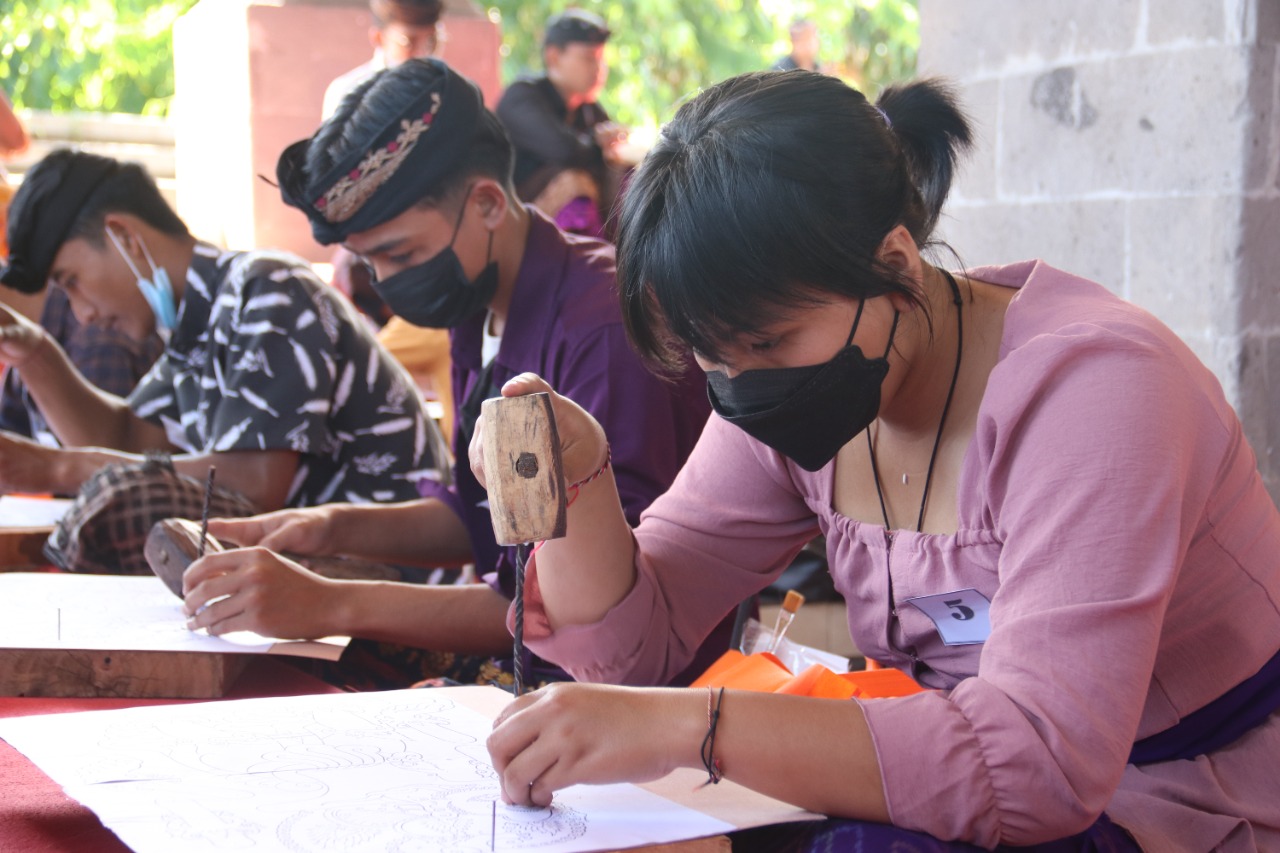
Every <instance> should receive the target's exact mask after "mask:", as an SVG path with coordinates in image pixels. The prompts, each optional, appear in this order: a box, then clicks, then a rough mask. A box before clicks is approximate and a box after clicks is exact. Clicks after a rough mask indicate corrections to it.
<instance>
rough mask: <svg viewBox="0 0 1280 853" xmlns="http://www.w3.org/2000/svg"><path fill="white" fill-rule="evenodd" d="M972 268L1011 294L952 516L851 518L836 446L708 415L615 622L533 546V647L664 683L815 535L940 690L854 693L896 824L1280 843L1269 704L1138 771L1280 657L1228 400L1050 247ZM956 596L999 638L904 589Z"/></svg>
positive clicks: (587, 675)
mask: <svg viewBox="0 0 1280 853" xmlns="http://www.w3.org/2000/svg"><path fill="white" fill-rule="evenodd" d="M969 275H971V276H972V277H973V278H976V279H980V280H982V281H988V282H992V283H995V284H999V285H1003V286H1008V287H1017V288H1020V292H1019V293H1018V294H1017V296H1015V298H1014V299H1013V301H1012V302H1011V304H1010V306H1009V309H1008V312H1007V314H1006V317H1005V326H1004V333H1003V338H1002V341H1001V349H1000V360H999V362H998V363H997V365H996V367H995V368H994V370H993V371H992V373H991V376H990V379H989V381H988V383H987V389H986V393H985V394H984V396H983V399H982V403H981V406H980V409H979V412H978V421H977V427H976V431H975V434H974V437H973V439H972V441H971V443H970V445H969V447H968V449H967V452H966V455H965V458H964V462H963V467H962V470H961V475H960V482H959V486H958V509H959V527H958V530H957V532H956V533H954V534H948V535H939V534H922V533H916V532H914V531H906V530H896V531H894V532H893V535H892V537H889V536H888V535H887V534H886V531H885V529H884V528H883V527H882V526H880V525H877V524H872V523H867V522H860V521H856V520H853V519H850V518H847V517H845V516H842V515H840V514H839V513H837V512H836V511H835V509H834V507H833V497H832V495H833V480H834V463H833V464H832V465H828V466H827V467H825V468H824V469H822V470H821V471H818V472H816V473H808V472H806V471H804V470H803V469H801V468H799V467H798V466H796V465H795V464H793V463H791V462H789V461H788V460H786V459H784V458H782V457H781V456H779V455H778V454H777V453H775V452H773V451H771V450H769V449H768V448H767V447H764V446H763V445H761V444H759V443H758V442H755V441H753V440H752V439H751V438H750V437H749V436H747V435H746V434H745V433H743V432H742V431H741V430H738V429H736V428H734V427H732V426H729V425H728V424H726V423H725V422H724V421H723V420H721V419H720V418H717V417H713V418H711V420H710V421H708V424H707V428H706V431H705V432H704V434H703V436H702V440H701V441H700V443H699V445H698V447H697V448H696V450H695V451H694V453H693V455H692V456H691V457H690V459H689V462H688V464H687V465H686V466H685V468H684V470H683V471H682V472H681V474H680V477H679V478H678V479H677V480H676V483H675V484H674V485H673V487H672V489H671V491H670V492H668V493H667V494H666V495H664V496H663V497H662V498H660V499H659V500H658V501H656V502H655V503H654V504H653V506H652V507H651V508H650V509H649V510H648V511H647V512H646V513H645V516H644V518H643V520H642V523H641V525H640V527H639V528H638V529H637V531H636V540H637V542H638V548H639V552H638V558H637V570H638V572H639V577H638V580H637V582H636V585H635V587H634V589H633V590H632V591H631V593H630V594H629V595H628V596H627V597H626V598H625V599H623V600H622V601H621V602H619V604H618V605H617V606H616V607H615V608H613V610H611V611H610V612H609V613H608V614H607V615H606V616H605V618H604V619H603V620H602V621H601V622H600V623H597V624H595V625H587V626H573V627H570V628H566V629H563V630H561V631H559V632H556V633H551V632H550V631H549V627H548V625H547V623H546V617H545V612H544V611H543V610H542V609H541V602H540V598H539V595H538V591H537V569H536V563H535V564H534V565H531V567H530V573H529V581H528V595H527V604H526V617H525V620H526V621H525V625H526V638H527V640H528V643H529V645H530V647H531V648H533V649H534V650H535V651H536V652H537V653H539V654H541V655H543V656H544V657H546V658H548V659H550V660H554V661H556V662H558V663H560V664H561V665H562V666H564V667H565V668H566V669H568V670H569V671H570V672H571V673H573V674H574V675H575V676H576V677H578V678H580V679H583V680H591V681H606V682H630V683H659V682H661V681H662V679H663V678H664V676H665V674H666V673H667V672H670V671H672V669H673V668H676V667H679V666H681V665H682V664H681V661H682V660H684V659H686V658H685V655H686V654H687V649H688V647H689V645H690V643H691V639H690V638H694V637H697V636H698V635H699V633H700V632H701V631H704V630H705V627H704V626H706V625H707V624H708V623H710V622H711V621H713V620H714V618H715V617H716V614H717V613H718V612H719V610H720V608H722V607H724V606H726V605H727V604H729V603H730V602H733V601H737V600H739V599H741V598H742V597H743V596H745V595H746V594H748V593H750V592H752V591H754V590H757V589H760V588H762V587H763V586H764V585H765V584H767V583H769V582H770V581H771V580H772V579H773V578H774V577H776V576H777V575H778V573H779V572H781V570H782V568H783V567H784V566H785V565H786V561H787V560H788V559H789V555H790V554H792V553H794V551H795V549H796V548H798V547H799V546H800V544H801V543H803V542H804V541H806V540H807V539H808V538H809V537H810V536H811V535H812V534H813V533H814V532H815V531H819V530H820V531H821V532H823V533H824V534H826V537H827V547H828V554H829V557H830V565H831V569H832V574H833V577H834V579H835V584H836V587H837V588H838V589H839V590H840V592H841V593H842V594H843V595H844V596H845V599H846V601H847V602H848V612H849V629H850V632H851V634H852V637H853V639H854V641H855V643H856V644H857V646H858V648H859V649H860V650H861V651H862V652H864V653H865V654H867V655H868V656H869V657H873V658H875V659H877V660H879V661H882V662H885V663H887V664H890V665H893V666H897V667H899V668H902V669H904V670H906V671H908V672H911V673H912V674H913V675H915V676H916V677H917V678H919V679H920V680H921V681H922V682H923V683H925V684H926V685H927V686H930V687H934V688H937V689H936V690H930V691H927V692H924V693H921V694H917V695H915V696H910V697H905V698H902V699H881V700H872V701H868V702H864V703H863V707H864V710H865V713H866V717H867V721H868V724H869V726H870V731H871V736H872V739H873V741H874V745H875V749H876V753H877V757H878V759H879V763H880V767H881V769H882V772H883V775H884V785H885V796H886V798H887V801H888V806H889V812H890V815H891V816H892V819H893V822H894V823H895V824H897V825H899V826H902V827H904V828H908V829H916V830H921V831H924V832H928V833H930V834H932V835H935V836H938V837H941V838H946V839H960V840H966V841H971V842H974V843H977V844H979V845H982V846H994V845H995V844H997V843H1009V844H1029V843H1034V842H1039V841H1045V840H1050V839H1054V838H1059V837H1063V836H1067V835H1071V834H1074V833H1076V832H1079V831H1080V830H1082V829H1083V828H1084V827H1086V826H1087V825H1089V824H1090V823H1091V822H1092V821H1093V820H1094V819H1095V818H1096V817H1097V816H1098V815H1099V814H1100V813H1101V812H1103V811H1104V810H1105V812H1106V813H1107V814H1108V815H1110V817H1111V819H1112V820H1113V821H1115V822H1116V823H1117V824H1119V825H1121V826H1123V827H1125V828H1126V829H1127V830H1129V831H1130V832H1131V833H1133V835H1134V836H1135V837H1136V838H1137V839H1138V841H1139V842H1140V843H1141V844H1142V845H1143V847H1144V849H1149V850H1161V851H1184V850H1185V851H1204V850H1209V849H1216V848H1217V845H1222V846H1221V849H1226V850H1253V849H1255V848H1257V849H1280V773H1278V772H1277V771H1276V768H1277V766H1280V714H1272V715H1271V716H1270V718H1269V719H1268V720H1267V721H1266V722H1264V723H1262V724H1261V725H1259V726H1258V727H1256V728H1254V729H1253V730H1252V731H1250V732H1248V733H1247V734H1245V735H1244V736H1243V737H1242V738H1241V739H1240V740H1238V741H1236V742H1235V743H1233V744H1230V745H1228V746H1225V747H1223V748H1221V749H1218V750H1216V751H1214V752H1212V753H1210V754H1209V755H1207V756H1202V757H1200V758H1197V759H1195V760H1194V761H1170V762H1165V763H1160V764H1149V765H1144V766H1142V767H1136V766H1133V765H1128V764H1127V760H1128V755H1129V751H1130V748H1131V747H1132V745H1133V743H1134V741H1135V740H1137V739H1139V738H1143V737H1146V736H1148V735H1151V734H1154V733H1156V732H1160V731H1163V730H1165V729H1167V728H1169V727H1170V726H1172V725H1174V724H1175V723H1177V722H1178V720H1179V719H1180V718H1182V717H1185V716H1186V715H1188V714H1189V713H1191V712H1194V711H1195V710H1197V709H1198V708H1201V707H1203V706H1205V705H1207V704H1208V703H1209V702H1211V701H1213V700H1214V699H1216V698H1217V697H1218V696H1220V695H1222V694H1223V693H1225V692H1226V691H1227V690H1229V689H1230V688H1231V687H1233V686H1234V685H1236V684H1238V683H1240V682H1241V681H1243V680H1244V679H1246V678H1248V677H1250V676H1251V675H1253V674H1254V673H1255V672H1257V671H1258V670H1259V669H1260V668H1261V667H1262V666H1263V664H1264V663H1265V662H1266V661H1267V660H1268V659H1269V658H1271V656H1272V655H1273V654H1275V652H1276V650H1277V649H1278V648H1280V557H1278V555H1280V514H1278V513H1277V511H1276V507H1275V505H1274V504H1273V503H1272V500H1271V498H1270V496H1269V495H1268V494H1267V492H1266V490H1265V489H1264V488H1263V485H1262V481H1261V478H1260V477H1259V475H1258V471H1257V461H1256V458H1255V457H1254V455H1253V452H1252V450H1251V449H1250V448H1249V445H1248V443H1247V441H1246V440H1245V438H1244V435H1243V432H1242V430H1241V426H1240V422H1239V420H1238V418H1237V417H1236V414H1235V412H1234V411H1233V410H1232V408H1231V406H1230V405H1229V404H1228V403H1227V401H1226V400H1225V398H1224V397H1223V394H1222V390H1221V387H1220V386H1219V384H1218V382H1217V380H1216V379H1215V378H1214V377H1213V375H1212V374H1211V373H1210V372H1209V371H1208V370H1207V369H1206V368H1205V367H1204V366H1203V365H1202V364H1201V363H1200V362H1199V361H1198V360H1197V359H1196V357H1195V356H1194V355H1193V354H1192V353H1191V351H1190V350H1189V349H1187V347H1186V346H1185V345H1184V344H1183V343H1182V342H1181V341H1180V340H1179V339H1178V338H1177V336H1175V335H1174V334H1173V333H1172V332H1171V331H1169V330H1168V329H1167V328H1165V327H1164V326H1163V325H1161V324H1160V323H1159V321H1157V320H1156V319H1155V318H1154V317H1152V316H1151V315H1149V314H1147V313H1146V312H1144V311H1142V310H1141V309H1139V308H1137V307H1135V306H1133V305H1130V304H1129V303H1126V302H1124V301H1122V300H1120V299H1119V298H1117V297H1115V296H1113V295H1111V294H1110V293H1108V292H1107V291H1106V290H1105V289H1103V288H1102V287H1100V286H1098V285H1096V284H1093V283H1091V282H1088V281H1084V280H1083V279H1080V278H1076V277H1074V276H1071V275H1068V274H1066V273H1063V272H1060V271H1058V270H1055V269H1052V268H1050V267H1048V266H1046V265H1045V264H1043V263H1040V262H1026V263H1021V264H1016V265H1013V266H1008V267H1001V268H995V267H992V268H983V269H976V270H971V271H970V272H969ZM890 578H891V580H892V583H891V584H890V583H888V582H887V580H888V579H890ZM890 590H892V593H890ZM959 591H966V592H965V593H964V595H965V596H966V598H965V601H966V602H967V604H966V605H965V606H968V604H971V603H977V602H979V601H981V600H985V601H987V602H989V608H990V609H989V621H990V631H989V634H988V635H987V636H986V637H985V641H979V642H977V643H972V644H966V645H956V644H952V645H947V644H945V643H944V642H943V640H942V635H941V630H942V629H940V628H939V627H938V626H939V625H940V624H943V625H945V624H947V618H948V615H947V614H946V613H945V612H943V614H942V615H941V616H936V615H935V618H938V622H935V621H933V620H932V619H931V618H930V617H929V615H927V614H926V613H925V612H924V611H923V610H921V609H920V608H919V607H917V606H915V605H912V604H910V603H908V599H913V598H915V599H921V597H928V596H939V597H940V598H942V599H949V600H955V599H956V597H957V596H956V593H957V592H959ZM943 593H946V594H948V595H946V596H942V595H941V594H943ZM891 594H892V600H890V595H891ZM975 595H976V596H979V597H978V598H975V597H974V596H975ZM921 600H925V599H921ZM676 606H679V609H675V608H676ZM802 618H803V614H802ZM948 629H950V626H948Z"/></svg>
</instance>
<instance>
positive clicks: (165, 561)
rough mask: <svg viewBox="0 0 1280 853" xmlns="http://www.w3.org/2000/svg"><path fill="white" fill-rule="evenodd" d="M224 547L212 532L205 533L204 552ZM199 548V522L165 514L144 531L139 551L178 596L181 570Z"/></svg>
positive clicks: (211, 551)
mask: <svg viewBox="0 0 1280 853" xmlns="http://www.w3.org/2000/svg"><path fill="white" fill-rule="evenodd" d="M222 550H224V549H223V547H222V543H220V542H219V541H218V540H217V539H214V538H213V537H212V536H206V537H205V545H204V552H205V553H206V554H213V553H216V552H218V551H222ZM199 551H200V525H199V523H197V522H195V521H190V520H188V519H185V518H166V519H164V520H163V521H157V522H156V523H155V526H154V527H152V528H151V532H150V533H148V534H147V544H146V545H145V546H143V549H142V554H143V556H145V557H146V558H147V565H148V566H150V567H151V571H153V572H155V573H156V577H158V578H160V580H162V581H164V585H165V586H167V587H169V591H170V592H172V593H173V594H174V595H176V596H178V598H182V574H183V572H185V571H186V570H187V566H189V565H191V564H192V563H194V562H195V559H196V554H197V553H199Z"/></svg>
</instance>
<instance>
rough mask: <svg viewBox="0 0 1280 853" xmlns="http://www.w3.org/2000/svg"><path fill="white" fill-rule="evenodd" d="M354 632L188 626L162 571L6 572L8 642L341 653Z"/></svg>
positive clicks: (1, 644)
mask: <svg viewBox="0 0 1280 853" xmlns="http://www.w3.org/2000/svg"><path fill="white" fill-rule="evenodd" d="M349 642H350V639H349V638H348V637H325V638H324V639H321V640H314V641H295V640H279V639H275V638H273V637H263V636H262V635H260V634H254V633H251V632H248V631H238V632H235V633H232V634H224V635H222V636H221V637H210V636H208V635H207V634H204V633H197V632H194V631H189V630H188V629H187V618H186V616H184V615H183V614H182V602H181V601H179V600H178V598H177V596H175V595H174V594H173V593H172V592H170V591H169V590H168V588H167V587H166V586H165V585H164V583H162V582H161V580H160V579H159V578H157V577H154V576H152V577H118V576H115V575H77V574H46V573H39V572H6V573H0V648H3V649H103V650H108V651H139V652H147V651H155V652H170V651H177V652H242V653H250V654H288V655H295V656H301V657H312V658H321V659H324V660H337V659H338V658H339V657H340V656H341V655H342V651H343V649H345V648H346V647H347V644H348V643H349Z"/></svg>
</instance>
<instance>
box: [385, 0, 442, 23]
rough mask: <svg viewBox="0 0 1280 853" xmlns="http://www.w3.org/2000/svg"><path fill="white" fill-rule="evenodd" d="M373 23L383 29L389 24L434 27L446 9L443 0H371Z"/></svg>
mask: <svg viewBox="0 0 1280 853" xmlns="http://www.w3.org/2000/svg"><path fill="white" fill-rule="evenodd" d="M369 11H370V12H371V13H372V14H373V24H374V26H376V27H377V28H378V29H383V28H384V27H386V26H387V25H388V24H408V25H409V26H414V27H433V26H435V25H436V24H437V23H438V22H439V20H440V13H441V12H443V11H444V3H443V2H442V0H369Z"/></svg>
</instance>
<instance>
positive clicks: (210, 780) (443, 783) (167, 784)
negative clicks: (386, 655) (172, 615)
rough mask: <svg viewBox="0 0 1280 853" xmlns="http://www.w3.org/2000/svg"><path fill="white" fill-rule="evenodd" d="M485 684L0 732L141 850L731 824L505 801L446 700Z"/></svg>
mask: <svg viewBox="0 0 1280 853" xmlns="http://www.w3.org/2000/svg"><path fill="white" fill-rule="evenodd" d="M486 689H492V688H453V689H448V688H446V689H438V690H399V691H387V692H383V693H358V694H326V695H321V696H296V697H287V698H279V699H246V700H238V701H225V702H211V703H203V704H196V705H171V706H154V707H145V708H130V709H126V710H119V711H96V712H88V713H77V714H56V715H49V716H35V717H17V718H8V719H0V738H3V739H4V740H6V741H8V742H9V743H10V744H11V745H12V746H13V747H15V748H16V749H18V750H19V751H20V752H22V753H24V754H25V755H26V756H27V757H28V758H29V759H30V760H31V761H32V762H34V763H35V764H36V765H37V766H38V767H40V769H41V770H43V771H44V772H45V773H47V774H48V775H50V776H51V777H53V779H54V780H56V781H57V782H58V783H59V784H61V785H62V786H63V788H64V789H65V790H66V792H67V794H68V795H69V796H71V797H73V798H74V799H76V800H78V801H80V802H81V803H83V804H84V805H85V806H87V807H88V808H90V809H91V810H93V811H94V812H95V813H96V814H97V815H98V817H99V819H100V820H101V821H102V822H103V824H105V825H106V826H107V827H108V828H109V829H111V830H112V831H113V832H115V833H116V835H118V836H119V837H120V838H121V840H122V841H124V843H125V844H127V845H129V847H131V848H132V849H133V850H135V851H136V853H153V851H154V853H161V851H163V853H169V851H173V850H183V851H188V853H202V851H225V850H246V851H248V850H252V851H254V853H269V851H282V853H283V851H289V853H298V851H311V850H315V851H319V850H324V851H336V850H341V851H344V853H345V851H352V853H362V851H369V853H374V851H376V852H377V853H383V851H386V850H414V851H429V850H441V851H488V850H529V849H535V850H538V851H545V853H570V852H571V851H583V850H600V849H606V850H612V849H618V848H621V847H628V846H636V845H640V844H660V843H665V842H670V841H678V840H682V839H689V838H698V837H701V836H706V835H715V834H719V833H723V832H727V831H730V830H732V829H733V828H734V827H733V826H732V825H731V824H729V823H726V822H724V821H721V820H718V819H716V818H713V817H710V816H708V815H706V814H703V813H701V812H698V811H696V810H694V809H691V808H687V807H685V806H682V805H679V804H677V803H674V802H672V801H670V800H667V799H665V798H663V797H660V796H658V795H657V794H653V793H650V792H649V791H645V790H643V789H641V788H637V787H635V786H633V785H601V786H587V785H579V786H575V787H572V788H568V789H565V790H563V791H559V792H557V793H556V795H555V801H554V803H553V804H552V806H551V808H549V809H519V808H514V807H509V806H504V805H503V804H502V803H501V802H499V801H498V784H497V778H496V775H495V773H494V771H493V768H492V765H491V764H490V761H489V756H488V753H487V751H486V749H485V744H484V739H485V737H486V736H487V734H488V732H489V730H490V728H491V724H490V722H489V720H488V719H486V718H485V717H484V716H483V715H481V714H479V713H477V712H476V711H472V710H470V709H468V708H466V707H463V706H462V705H460V704H458V703H457V702H455V701H454V700H453V698H452V696H453V695H458V694H457V692H456V691H468V690H470V691H474V690H486ZM451 694H452V695H451ZM712 796H713V795H712ZM495 803H496V806H495Z"/></svg>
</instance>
